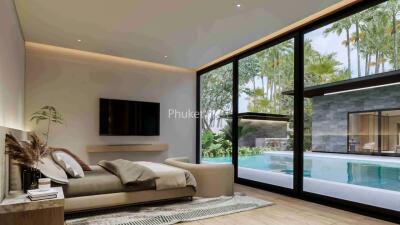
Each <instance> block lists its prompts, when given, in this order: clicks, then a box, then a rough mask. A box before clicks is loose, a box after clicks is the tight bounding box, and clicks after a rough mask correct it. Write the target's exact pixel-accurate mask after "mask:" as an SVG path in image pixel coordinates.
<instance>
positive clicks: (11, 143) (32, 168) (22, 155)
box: [6, 133, 47, 192]
mask: <svg viewBox="0 0 400 225" xmlns="http://www.w3.org/2000/svg"><path fill="white" fill-rule="evenodd" d="M29 137H30V139H31V141H30V142H19V141H18V140H17V139H16V138H15V137H14V136H13V135H11V134H6V154H8V155H9V157H10V158H11V159H12V160H13V162H14V163H16V164H18V165H20V166H21V170H22V188H23V190H24V192H26V191H27V190H30V189H36V188H37V187H38V180H39V178H40V171H39V170H38V169H37V165H38V162H39V161H40V158H41V157H43V156H44V155H46V154H47V148H46V147H45V145H44V144H43V142H42V141H41V140H40V139H39V137H38V136H37V135H36V134H35V133H31V134H29Z"/></svg>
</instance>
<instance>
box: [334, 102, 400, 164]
mask: <svg viewBox="0 0 400 225" xmlns="http://www.w3.org/2000/svg"><path fill="white" fill-rule="evenodd" d="M399 110H400V108H383V109H380V108H379V109H371V110H360V111H351V112H347V151H346V153H345V154H349V153H351V154H357V155H378V156H396V157H400V154H399V153H382V112H390V111H399ZM375 112H376V113H378V114H377V120H378V152H374V153H371V154H366V153H357V152H349V146H350V143H349V141H350V135H349V133H350V115H351V114H359V113H375ZM336 153H338V152H336Z"/></svg>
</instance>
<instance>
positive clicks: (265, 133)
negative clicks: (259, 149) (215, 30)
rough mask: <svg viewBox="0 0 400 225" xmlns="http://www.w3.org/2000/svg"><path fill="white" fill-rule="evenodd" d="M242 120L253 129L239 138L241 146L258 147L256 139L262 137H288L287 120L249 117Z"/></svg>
mask: <svg viewBox="0 0 400 225" xmlns="http://www.w3.org/2000/svg"><path fill="white" fill-rule="evenodd" d="M242 122H243V124H245V125H246V126H249V127H250V128H251V129H252V131H251V132H250V133H249V134H247V135H245V136H244V137H241V138H239V146H247V147H256V140H257V139H261V138H278V139H279V138H287V123H286V122H279V121H268V120H249V119H243V120H242Z"/></svg>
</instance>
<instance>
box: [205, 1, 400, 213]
mask: <svg viewBox="0 0 400 225" xmlns="http://www.w3.org/2000/svg"><path fill="white" fill-rule="evenodd" d="M399 54H400V0H390V1H381V0H371V1H361V2H360V3H357V4H355V5H354V6H352V7H350V8H349V9H346V10H344V11H343V12H339V13H336V14H333V15H331V16H329V17H327V18H325V19H323V20H322V21H316V22H313V23H312V24H309V25H306V26H305V27H301V28H299V29H297V30H295V31H293V32H290V33H288V34H285V35H284V36H281V37H277V38H276V39H273V40H271V41H269V42H266V43H263V44H261V45H258V46H255V47H254V48H251V49H249V50H246V51H244V52H241V53H239V54H238V55H234V56H231V57H228V58H227V59H226V60H224V61H223V62H221V63H219V64H218V65H219V66H217V65H212V66H211V67H208V68H205V69H203V70H201V71H199V72H198V93H197V94H198V102H197V104H198V110H199V111H200V112H201V113H202V114H201V117H200V119H199V120H198V121H197V122H198V136H197V138H198V139H197V140H198V161H199V162H200V161H201V162H202V163H233V164H234V166H235V181H236V182H238V183H241V184H245V185H251V186H256V187H260V188H264V189H268V190H278V191H284V192H285V193H290V194H292V195H295V196H298V197H302V198H303V197H304V198H307V197H311V198H313V199H318V200H320V201H321V202H324V201H325V202H328V203H334V204H338V205H342V206H344V207H349V206H351V207H352V208H357V209H360V210H366V211H367V212H368V213H372V214H378V213H379V214H381V215H382V214H384V215H390V216H392V215H395V216H397V217H396V218H399V216H398V215H400V214H399V212H400V70H399V69H400V55H399ZM199 159H200V160H199Z"/></svg>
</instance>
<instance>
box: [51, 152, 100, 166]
mask: <svg viewBox="0 0 400 225" xmlns="http://www.w3.org/2000/svg"><path fill="white" fill-rule="evenodd" d="M50 151H51V152H55V151H61V152H65V153H67V154H68V155H70V156H72V158H74V159H75V160H76V161H77V162H78V163H79V165H80V166H81V167H82V169H83V171H92V169H91V168H90V166H89V165H87V164H86V163H85V162H83V161H82V160H81V159H80V158H79V157H78V156H76V155H75V154H73V153H72V152H71V151H69V150H68V149H65V148H50Z"/></svg>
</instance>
